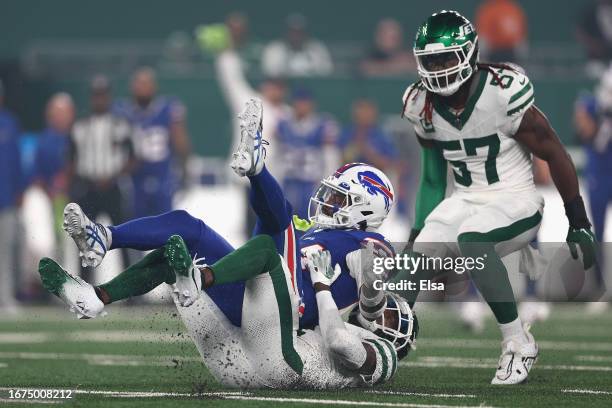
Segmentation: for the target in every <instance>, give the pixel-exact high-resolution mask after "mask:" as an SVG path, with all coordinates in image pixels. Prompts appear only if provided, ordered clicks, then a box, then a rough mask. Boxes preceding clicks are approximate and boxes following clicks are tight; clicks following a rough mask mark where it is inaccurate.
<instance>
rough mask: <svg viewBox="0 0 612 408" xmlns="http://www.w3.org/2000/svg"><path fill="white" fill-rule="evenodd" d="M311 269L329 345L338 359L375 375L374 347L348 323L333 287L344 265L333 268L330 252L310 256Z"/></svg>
mask: <svg viewBox="0 0 612 408" xmlns="http://www.w3.org/2000/svg"><path fill="white" fill-rule="evenodd" d="M308 269H309V270H310V277H311V280H312V284H313V287H314V289H315V292H316V297H317V308H318V312H319V329H320V330H321V335H322V336H323V342H324V343H325V346H326V347H327V349H328V350H329V352H330V353H331V354H332V356H333V357H334V359H335V360H336V361H337V362H339V363H340V364H342V365H343V366H344V367H346V368H348V369H349V370H353V371H356V372H358V373H359V374H362V375H371V374H373V373H374V371H375V369H376V353H375V351H374V348H373V347H372V346H371V345H369V344H366V343H362V342H361V339H360V338H358V337H357V336H355V335H353V334H352V333H351V332H349V330H348V329H347V328H346V326H345V325H344V322H343V321H342V318H341V317H340V312H339V311H338V306H337V305H336V302H334V299H333V297H332V295H331V291H330V286H331V284H332V283H333V282H334V281H335V280H336V279H337V278H338V276H340V268H333V267H332V265H331V256H330V254H329V251H316V252H312V253H310V254H309V255H308Z"/></svg>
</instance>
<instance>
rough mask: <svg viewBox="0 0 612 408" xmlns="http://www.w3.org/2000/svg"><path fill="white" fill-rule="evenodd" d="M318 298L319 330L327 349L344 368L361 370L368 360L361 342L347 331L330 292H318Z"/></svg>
mask: <svg viewBox="0 0 612 408" xmlns="http://www.w3.org/2000/svg"><path fill="white" fill-rule="evenodd" d="M316 297H317V308H318V311H319V329H320V330H321V335H322V336H323V341H324V343H325V345H326V347H327V348H328V350H329V351H330V352H331V353H332V356H333V357H334V358H335V359H337V360H339V362H340V363H341V364H342V365H343V366H345V367H347V368H349V369H353V370H359V369H361V367H363V365H364V363H365V361H366V358H367V352H366V349H365V348H364V346H363V344H362V343H361V340H360V339H358V338H357V337H356V336H354V335H352V334H351V333H350V332H349V331H348V330H347V329H346V326H345V325H344V322H343V321H342V318H341V317H340V312H339V311H338V307H337V306H336V302H334V299H333V297H332V295H331V292H330V291H329V290H319V291H317V295H316Z"/></svg>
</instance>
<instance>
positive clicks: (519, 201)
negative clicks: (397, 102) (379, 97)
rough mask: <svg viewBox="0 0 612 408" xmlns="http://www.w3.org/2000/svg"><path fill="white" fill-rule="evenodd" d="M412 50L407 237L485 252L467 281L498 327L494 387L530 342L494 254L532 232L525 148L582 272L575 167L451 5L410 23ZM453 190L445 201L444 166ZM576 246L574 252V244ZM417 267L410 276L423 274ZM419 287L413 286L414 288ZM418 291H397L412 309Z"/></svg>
mask: <svg viewBox="0 0 612 408" xmlns="http://www.w3.org/2000/svg"><path fill="white" fill-rule="evenodd" d="M414 54H415V57H416V60H417V66H418V73H419V77H420V80H419V81H418V82H416V83H414V84H413V85H411V86H410V87H408V89H407V90H406V91H405V93H404V96H403V116H404V117H405V118H406V119H408V120H409V121H410V122H411V123H412V125H413V126H414V129H415V132H416V134H417V137H418V140H419V143H420V144H421V146H422V174H421V183H420V188H419V193H418V196H417V203H416V216H415V223H414V226H413V230H412V231H411V239H410V241H411V242H413V243H414V245H413V250H414V252H415V253H418V254H422V255H424V256H429V257H434V256H435V257H440V256H441V257H445V256H463V257H474V258H476V257H479V256H485V257H486V267H485V268H484V269H483V270H480V271H478V270H475V269H473V270H472V271H471V278H472V280H473V281H474V283H475V284H476V286H477V287H478V289H479V291H480V292H481V294H482V296H483V297H484V299H485V300H486V301H487V303H488V304H489V306H490V308H491V310H492V312H493V314H494V315H495V317H496V319H497V322H498V324H499V327H500V329H501V332H502V337H503V340H502V355H501V357H500V360H499V366H498V369H497V372H496V373H495V376H494V377H493V380H492V383H493V384H517V383H520V382H523V381H524V380H525V379H526V378H527V375H528V372H529V370H530V368H531V366H532V364H533V363H534V362H535V360H536V358H537V356H538V347H537V344H536V342H535V341H534V339H533V336H532V335H531V334H530V333H529V332H528V330H527V329H528V328H526V327H523V325H522V323H521V321H520V319H519V317H518V314H517V309H516V303H515V299H514V295H513V292H512V287H511V285H510V282H509V280H508V276H507V271H506V269H505V266H504V264H503V263H502V261H501V258H502V257H504V256H506V255H508V254H510V253H512V252H515V251H517V250H520V249H521V248H524V247H525V246H526V245H527V244H528V243H529V242H530V241H532V240H533V239H534V238H535V237H536V234H537V231H538V228H539V226H540V221H541V218H542V211H543V207H544V201H543V199H542V197H541V196H540V195H539V194H538V192H537V191H536V188H535V185H534V183H533V178H532V155H534V156H537V157H539V158H541V159H542V160H544V161H546V162H547V164H548V166H549V168H550V173H551V176H552V178H553V180H554V183H555V185H556V187H557V189H558V191H559V194H560V195H561V197H562V199H563V202H564V204H565V211H566V215H567V218H568V221H569V231H568V234H567V238H566V240H567V243H568V245H569V247H570V252H571V253H572V256H573V257H574V258H577V257H578V256H579V254H580V255H581V256H582V261H583V266H584V268H585V269H588V268H590V267H591V266H592V265H593V263H594V262H595V245H594V237H593V234H592V232H591V229H590V227H591V223H590V222H589V220H588V218H587V215H586V212H585V208H584V204H583V201H582V198H581V197H580V194H579V190H578V179H577V176H576V170H575V168H574V165H573V163H572V161H571V159H570V157H569V155H568V154H567V152H566V151H565V149H564V147H563V145H562V144H561V142H560V141H559V138H558V137H557V135H556V133H555V131H554V130H553V129H552V127H551V125H550V123H549V122H548V120H547V119H546V117H545V116H544V114H543V113H542V112H541V111H540V110H539V109H538V108H537V107H536V106H535V105H534V89H533V85H532V83H531V82H530V81H529V78H527V76H525V74H524V73H523V72H521V69H520V68H518V67H516V66H511V65H493V64H481V63H479V62H478V36H477V34H476V31H475V30H474V27H473V26H472V24H471V23H470V22H469V21H468V20H467V19H466V18H465V17H463V16H462V15H460V14H459V13H457V12H455V11H441V12H439V13H436V14H433V15H432V16H431V17H429V18H428V19H427V20H426V21H425V23H423V24H422V25H421V27H420V28H419V30H418V32H417V35H416V40H415V45H414ZM448 165H450V168H451V169H452V173H453V176H454V191H453V193H452V194H451V195H450V196H449V197H447V198H445V189H446V176H447V166H448ZM578 248H580V251H578ZM430 276H431V275H430V274H428V273H427V272H425V271H419V272H417V274H416V276H415V277H414V278H416V279H417V280H418V279H419V278H421V277H423V278H425V277H430ZM417 286H418V285H417ZM417 295H418V289H417V290H416V291H411V292H408V293H406V296H407V297H408V301H409V304H410V305H411V306H412V305H413V303H414V302H415V300H416V297H417Z"/></svg>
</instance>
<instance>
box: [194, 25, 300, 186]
mask: <svg viewBox="0 0 612 408" xmlns="http://www.w3.org/2000/svg"><path fill="white" fill-rule="evenodd" d="M229 24H230V22H228V25H227V26H226V25H223V24H212V25H203V26H200V27H198V28H197V29H196V38H197V40H198V43H199V45H200V47H201V48H202V49H203V50H204V51H207V52H211V53H213V54H215V71H216V75H217V79H218V81H219V85H220V86H221V90H222V91H223V95H224V96H225V100H226V102H227V104H228V106H229V108H230V109H231V112H232V115H231V116H232V118H235V119H234V121H233V140H232V149H231V150H230V151H231V152H234V151H236V150H237V149H238V145H239V144H240V139H241V128H240V120H239V119H238V114H239V113H240V112H241V111H242V109H243V107H244V101H246V100H248V99H250V98H260V99H261V101H262V103H263V110H264V111H265V112H266V120H265V121H264V123H263V134H264V135H266V138H267V139H268V140H269V141H270V142H272V144H271V145H270V146H268V147H267V148H266V162H267V163H268V165H269V166H268V167H269V168H270V171H271V173H272V174H273V175H274V176H275V177H278V176H279V175H280V174H281V173H279V169H280V167H279V166H278V165H277V162H278V161H280V160H281V158H279V157H277V155H276V150H277V147H278V146H277V143H275V141H276V129H277V127H278V122H279V121H280V120H281V119H283V118H285V117H287V116H288V115H289V114H290V111H291V108H290V107H289V105H287V104H286V103H285V94H286V91H287V86H286V84H285V82H284V81H283V80H282V79H281V78H266V79H264V81H263V82H261V84H260V85H259V87H258V89H255V88H253V87H252V86H251V85H250V84H249V82H248V81H247V78H246V75H245V66H244V63H243V61H242V59H241V57H240V54H239V51H238V49H237V47H238V46H239V44H236V41H237V40H239V39H237V38H236V36H235V35H230V33H231V32H232V31H231V29H230V25H229ZM230 160H231V158H230ZM270 164H271V165H270Z"/></svg>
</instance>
